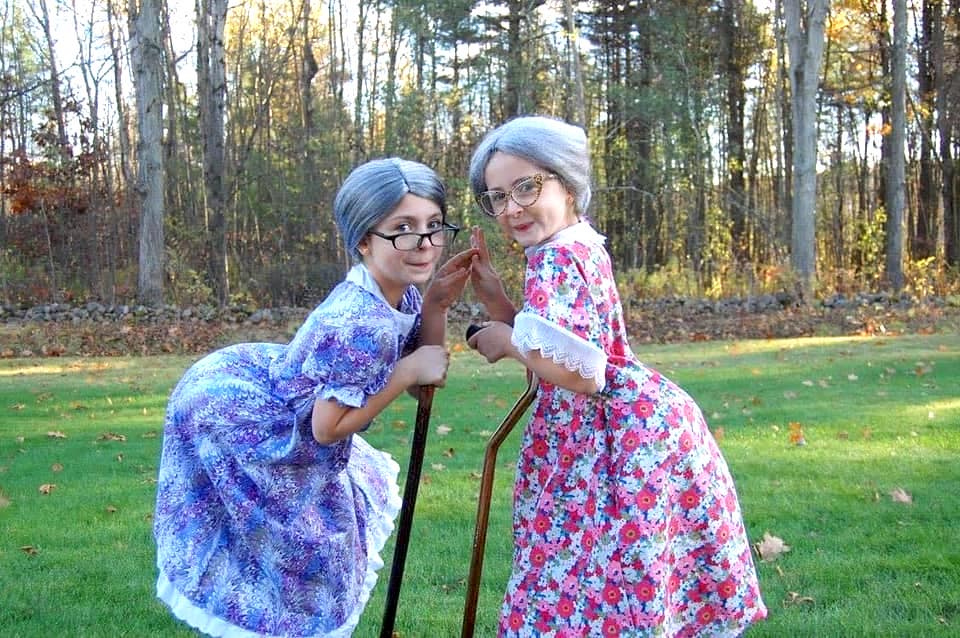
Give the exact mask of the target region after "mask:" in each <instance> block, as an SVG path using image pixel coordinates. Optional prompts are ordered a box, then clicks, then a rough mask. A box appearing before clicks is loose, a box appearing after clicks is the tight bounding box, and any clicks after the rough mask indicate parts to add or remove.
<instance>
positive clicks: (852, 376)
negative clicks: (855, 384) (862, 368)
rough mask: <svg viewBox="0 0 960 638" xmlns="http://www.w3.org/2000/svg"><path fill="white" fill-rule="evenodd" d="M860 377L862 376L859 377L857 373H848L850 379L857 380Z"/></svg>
mask: <svg viewBox="0 0 960 638" xmlns="http://www.w3.org/2000/svg"><path fill="white" fill-rule="evenodd" d="M859 378H860V377H858V376H857V375H855V374H853V373H852V372H851V373H850V374H848V375H847V380H849V381H856V380H857V379H859Z"/></svg>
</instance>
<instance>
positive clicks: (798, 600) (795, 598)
mask: <svg viewBox="0 0 960 638" xmlns="http://www.w3.org/2000/svg"><path fill="white" fill-rule="evenodd" d="M813 602H814V601H813V598H811V597H810V596H801V595H800V594H798V593H797V592H795V591H788V592H787V597H786V598H784V599H783V606H784V607H787V606H788V605H801V604H803V603H810V604H813Z"/></svg>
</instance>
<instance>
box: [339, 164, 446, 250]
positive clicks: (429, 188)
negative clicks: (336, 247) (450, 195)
mask: <svg viewBox="0 0 960 638" xmlns="http://www.w3.org/2000/svg"><path fill="white" fill-rule="evenodd" d="M408 193H409V194H411V195H416V196H418V197H423V198H424V199H429V200H430V201H432V202H434V203H435V204H437V206H439V207H440V214H441V215H443V218H444V219H446V218H447V192H446V187H445V186H444V185H443V182H442V181H440V178H439V177H438V176H437V174H436V173H435V172H434V171H433V169H432V168H430V167H429V166H426V165H424V164H421V163H420V162H412V161H410V160H405V159H400V158H397V157H390V158H387V159H378V160H372V161H370V162H367V163H366V164H361V165H360V166H358V167H356V168H355V169H353V170H352V171H351V172H350V174H349V175H347V179H345V180H344V182H343V185H342V186H341V187H340V190H339V192H337V197H336V198H335V199H334V201H333V217H334V219H335V220H336V222H337V228H339V229H340V234H341V235H342V236H343V242H344V244H346V247H347V250H349V251H350V254H351V255H352V256H353V258H354V259H355V260H359V259H360V251H359V250H358V248H357V247H358V246H359V245H360V241H361V240H362V239H363V238H364V236H366V234H367V233H368V232H369V231H370V229H371V228H373V227H374V226H376V225H377V224H378V223H379V222H380V220H382V219H383V218H384V217H386V216H387V215H389V214H390V213H391V212H393V209H394V208H396V207H397V205H398V204H400V200H401V199H403V197H404V195H406V194H408Z"/></svg>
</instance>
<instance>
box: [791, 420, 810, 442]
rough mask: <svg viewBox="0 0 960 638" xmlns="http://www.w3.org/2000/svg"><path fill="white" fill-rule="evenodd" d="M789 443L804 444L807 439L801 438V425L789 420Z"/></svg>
mask: <svg viewBox="0 0 960 638" xmlns="http://www.w3.org/2000/svg"><path fill="white" fill-rule="evenodd" d="M789 425H790V443H792V444H793V445H806V444H807V440H806V439H804V438H803V425H801V424H800V423H798V422H797V421H791V422H790V424H789Z"/></svg>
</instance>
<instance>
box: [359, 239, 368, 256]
mask: <svg viewBox="0 0 960 638" xmlns="http://www.w3.org/2000/svg"><path fill="white" fill-rule="evenodd" d="M368 250H370V236H369V235H367V236H366V237H364V238H363V239H361V240H360V243H359V244H357V252H359V253H360V256H361V257H366V256H367V251H368Z"/></svg>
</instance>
